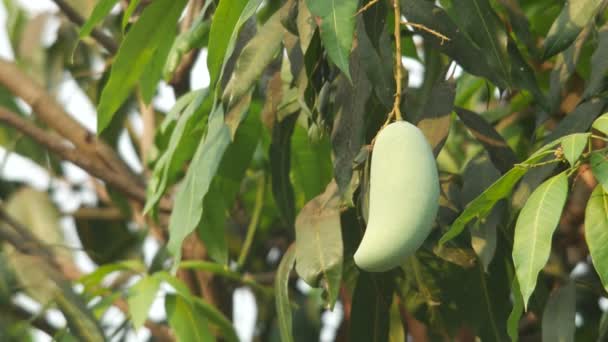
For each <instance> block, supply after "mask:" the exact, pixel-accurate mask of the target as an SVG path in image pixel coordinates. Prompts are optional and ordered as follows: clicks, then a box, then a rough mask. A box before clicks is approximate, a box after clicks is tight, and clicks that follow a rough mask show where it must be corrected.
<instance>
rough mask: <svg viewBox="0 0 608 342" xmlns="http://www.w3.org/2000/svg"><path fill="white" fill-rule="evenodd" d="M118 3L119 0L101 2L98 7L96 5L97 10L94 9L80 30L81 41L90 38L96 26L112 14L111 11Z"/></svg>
mask: <svg viewBox="0 0 608 342" xmlns="http://www.w3.org/2000/svg"><path fill="white" fill-rule="evenodd" d="M117 2H118V0H101V1H99V2H98V3H97V5H95V8H94V9H93V12H92V13H91V16H90V17H89V19H87V21H86V22H85V23H84V24H83V25H82V27H81V28H80V31H79V32H78V36H80V38H81V39H82V38H84V37H86V36H88V35H89V34H90V33H91V31H93V29H94V28H95V25H97V24H98V23H99V22H101V21H102V20H103V19H104V18H105V17H106V16H107V15H108V14H109V13H110V11H111V10H112V8H113V7H114V5H116V3H117Z"/></svg>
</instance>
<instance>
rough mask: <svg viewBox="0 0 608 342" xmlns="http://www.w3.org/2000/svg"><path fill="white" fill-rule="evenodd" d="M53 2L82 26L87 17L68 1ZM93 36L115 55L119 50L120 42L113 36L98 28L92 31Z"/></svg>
mask: <svg viewBox="0 0 608 342" xmlns="http://www.w3.org/2000/svg"><path fill="white" fill-rule="evenodd" d="M53 2H54V3H55V4H56V5H57V7H59V9H60V10H61V12H63V14H65V16H66V17H67V18H68V19H69V20H70V21H71V22H73V23H74V24H76V25H77V26H82V25H84V23H85V19H84V18H83V17H82V16H81V15H80V14H78V12H76V10H75V9H74V8H72V7H71V6H70V5H69V4H68V3H67V2H65V1H64V0H53ZM91 37H93V38H94V39H95V40H96V41H97V42H98V43H99V44H100V45H101V46H103V47H104V48H105V49H106V50H108V52H109V53H110V54H112V55H115V54H116V52H117V51H118V44H117V43H116V42H115V41H114V39H112V37H110V36H108V35H106V34H105V33H103V32H102V31H100V30H99V29H97V28H94V29H93V31H91Z"/></svg>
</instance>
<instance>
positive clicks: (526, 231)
mask: <svg viewBox="0 0 608 342" xmlns="http://www.w3.org/2000/svg"><path fill="white" fill-rule="evenodd" d="M567 196H568V176H567V175H566V174H565V173H563V172H562V173H560V174H558V175H557V176H554V177H552V178H550V179H548V180H547V181H545V182H544V183H543V184H541V186H539V187H538V188H537V189H536V190H534V192H533V193H532V195H530V198H528V200H527V201H526V204H525V205H524V207H523V209H522V210H521V212H520V214H519V217H518V218H517V223H516V224H515V237H514V242H513V263H514V264H515V273H516V274H517V279H518V281H519V285H520V287H521V293H522V296H523V298H524V306H525V307H527V305H528V300H529V299H530V296H531V295H532V292H534V288H535V287H536V278H537V277H538V272H540V270H541V269H542V268H543V267H544V266H545V264H546V263H547V260H548V259H549V252H550V251H551V237H552V236H553V232H554V231H555V228H557V224H558V223H559V219H560V217H561V213H562V209H563V208H564V204H565V203H566V197H567Z"/></svg>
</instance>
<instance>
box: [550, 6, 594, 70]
mask: <svg viewBox="0 0 608 342" xmlns="http://www.w3.org/2000/svg"><path fill="white" fill-rule="evenodd" d="M600 4H601V1H600V0H578V1H566V2H565V3H564V7H563V8H562V11H561V12H560V14H559V16H558V17H557V19H555V21H554V22H553V25H551V29H550V30H549V33H547V38H546V39H545V43H544V45H543V48H544V52H543V59H547V58H549V57H551V56H553V55H555V54H556V53H558V52H560V51H563V50H565V49H566V48H567V47H568V46H569V45H570V44H571V43H572V42H573V41H574V39H576V36H578V34H579V33H580V32H581V30H582V29H583V27H585V25H587V23H589V21H590V20H591V19H593V16H594V15H595V14H596V12H597V8H598V6H599V5H600Z"/></svg>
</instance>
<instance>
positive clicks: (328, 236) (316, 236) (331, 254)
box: [295, 182, 343, 308]
mask: <svg viewBox="0 0 608 342" xmlns="http://www.w3.org/2000/svg"><path fill="white" fill-rule="evenodd" d="M339 204H340V196H339V195H338V189H337V185H336V184H335V182H332V183H330V184H329V185H328V186H327V188H326V189H325V192H324V193H323V194H321V195H319V196H317V197H315V198H314V199H313V200H311V201H310V202H308V203H307V204H306V205H305V206H304V208H302V210H301V211H300V213H299V214H298V217H297V219H296V224H295V227H296V245H295V250H296V251H295V252H296V253H295V254H296V271H297V272H298V275H299V276H300V277H302V279H303V280H304V281H305V282H307V283H308V284H309V285H310V286H313V287H323V288H324V290H325V291H326V292H327V294H328V296H327V303H328V307H329V308H333V306H334V304H335V302H336V300H337V298H338V293H339V288H340V280H341V278H342V259H343V245H342V229H341V223H340V210H339Z"/></svg>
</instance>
